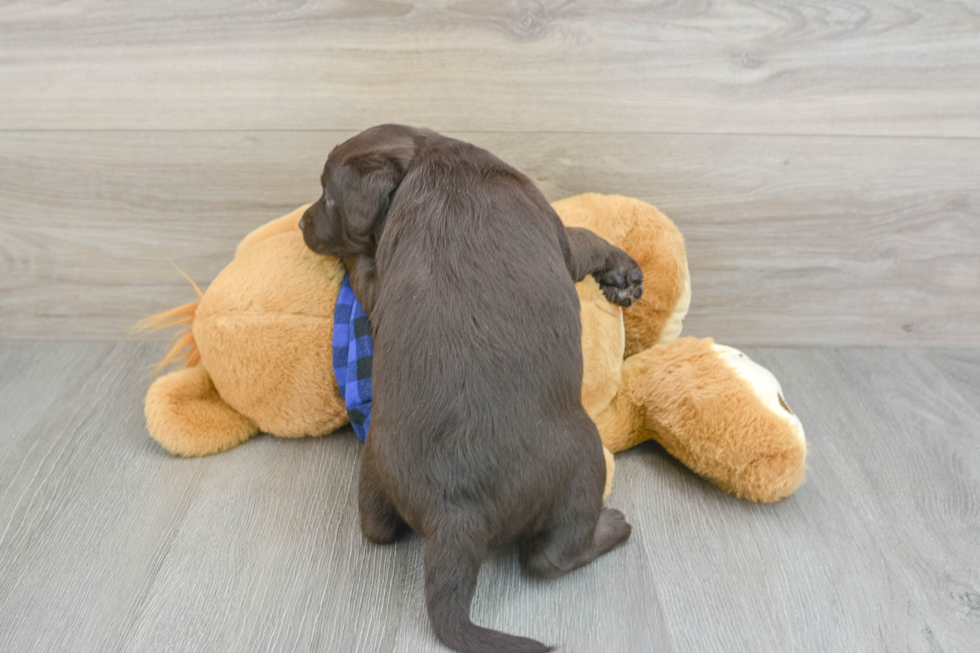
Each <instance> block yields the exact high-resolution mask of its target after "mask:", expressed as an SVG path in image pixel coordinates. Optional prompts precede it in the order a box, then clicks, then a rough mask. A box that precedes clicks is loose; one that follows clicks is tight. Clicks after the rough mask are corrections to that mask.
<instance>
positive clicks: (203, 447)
mask: <svg viewBox="0 0 980 653" xmlns="http://www.w3.org/2000/svg"><path fill="white" fill-rule="evenodd" d="M145 414H146V427H147V430H149V432H150V435H151V436H152V437H153V439H154V440H156V441H157V442H159V443H160V445H161V446H163V448H164V449H166V450H167V451H169V452H170V453H172V454H176V455H178V456H190V457H194V456H207V455H210V454H215V453H220V452H222V451H227V450H228V449H231V448H232V447H235V446H237V445H239V444H241V443H242V442H244V441H245V440H248V439H249V438H250V437H252V436H253V435H255V434H256V433H258V430H259V428H258V426H256V424H255V422H253V421H252V420H250V419H249V418H247V417H245V416H244V415H242V414H241V413H239V412H238V411H236V410H235V409H234V408H232V407H231V406H229V405H228V404H227V403H225V401H224V400H223V399H222V398H221V395H219V394H218V391H217V390H216V389H215V387H214V383H213V382H212V381H211V377H210V376H209V375H208V373H207V370H205V369H204V368H203V367H201V366H197V367H189V368H186V369H183V370H178V371H176V372H171V373H170V374H166V375H164V376H161V377H160V378H158V379H157V380H156V381H154V382H153V385H151V386H150V389H149V391H148V392H147V393H146V405H145Z"/></svg>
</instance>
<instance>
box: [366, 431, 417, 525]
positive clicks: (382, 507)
mask: <svg viewBox="0 0 980 653" xmlns="http://www.w3.org/2000/svg"><path fill="white" fill-rule="evenodd" d="M370 452H371V449H370V448H369V447H367V446H365V447H364V455H362V456H361V475H360V481H359V482H358V486H357V506H358V511H359V512H360V515H361V533H363V534H364V537H365V538H366V539H367V540H368V541H369V542H373V543H374V544H391V543H392V542H394V541H395V540H397V539H398V538H399V537H401V536H402V535H404V534H405V533H406V532H408V530H409V528H408V524H406V523H405V521H404V520H403V519H402V518H401V517H400V516H399V515H398V510H396V509H395V506H394V505H393V504H392V503H391V499H389V498H388V495H387V494H386V493H385V490H384V488H383V487H382V485H381V479H380V478H379V477H378V472H377V470H376V469H375V466H374V461H373V458H372V456H371V453H370Z"/></svg>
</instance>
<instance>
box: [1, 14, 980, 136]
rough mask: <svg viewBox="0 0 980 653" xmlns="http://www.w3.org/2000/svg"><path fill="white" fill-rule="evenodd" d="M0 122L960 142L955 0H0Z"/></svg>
mask: <svg viewBox="0 0 980 653" xmlns="http://www.w3.org/2000/svg"><path fill="white" fill-rule="evenodd" d="M0 33H2V34H3V39H2V41H0V88H2V89H4V101H3V102H2V103H0V129H83V130H89V129H202V130H211V129H273V130H279V129H324V128H327V129H354V130H356V129H361V128H363V127H365V126H367V125H370V124H376V123H381V122H389V121H398V122H409V123H418V124H424V125H426V126H429V127H432V128H435V129H439V130H478V131H482V130H490V131H528V132H542V131H551V132H554V131H573V132H609V131H614V132H647V133H649V132H662V133H702V132H706V131H707V132H711V133H769V134H773V133H793V134H799V133H806V134H863V135H901V136H911V135H914V136H972V137H980V120H978V115H980V85H978V84H977V79H980V48H978V47H977V44H978V42H980V4H978V3H977V2H976V1H975V0H961V1H949V2H929V3H927V2H916V1H914V0H835V1H833V2H815V1H812V0H810V1H807V2H779V1H763V2H755V1H746V0H726V1H721V2H700V1H694V0H685V1H683V2H666V3H661V2H658V3H642V2H631V1H625V0H617V1H613V0H605V1H600V2H588V3H586V2H568V1H567V0H507V1H506V2H476V1H473V0H424V1H418V2H396V1H389V0H370V1H364V0H339V1H338V0H335V1H332V2H289V3H283V2H271V1H269V0H265V1H260V2H249V3H241V2H236V1H232V0H214V1H209V2H198V3H193V4H181V5H174V4H172V3H165V2H157V3H146V2H142V3H131V2H123V1H121V0H70V1H68V2H57V3H49V2H38V1H35V2H6V3H3V5H2V8H0Z"/></svg>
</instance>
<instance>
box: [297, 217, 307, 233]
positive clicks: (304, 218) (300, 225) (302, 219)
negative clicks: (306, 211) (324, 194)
mask: <svg viewBox="0 0 980 653" xmlns="http://www.w3.org/2000/svg"><path fill="white" fill-rule="evenodd" d="M305 222H306V216H305V215H304V216H303V217H302V218H300V219H299V230H300V231H303V224H304V223H305Z"/></svg>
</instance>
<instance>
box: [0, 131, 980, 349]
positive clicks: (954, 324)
mask: <svg viewBox="0 0 980 653" xmlns="http://www.w3.org/2000/svg"><path fill="white" fill-rule="evenodd" d="M351 134H352V132H216V133H211V132H209V133H197V132H176V133H161V132H135V133H133V132H125V133H118V132H110V133H102V132H93V133H88V132H85V133H81V132H58V133H39V132H29V133H14V132H6V133H0V170H2V171H3V174H2V175H0V293H2V294H0V338H49V339H64V338H82V339H117V338H121V337H126V334H127V330H128V329H129V328H130V326H131V325H132V324H133V323H134V322H135V321H136V320H138V319H139V318H141V317H143V316H144V315H146V314H148V313H151V312H156V311H160V310H164V309H167V308H170V307H172V306H175V305H178V304H181V303H184V302H186V301H190V300H192V299H193V297H194V295H193V294H192V291H191V289H190V288H189V286H188V285H187V283H186V282H185V281H184V280H183V278H182V277H181V276H180V275H179V274H178V273H177V272H176V271H175V270H174V269H173V267H172V266H171V265H170V263H169V262H168V261H173V262H174V263H176V264H177V265H179V266H180V267H181V268H182V269H184V270H186V271H187V272H188V273H189V274H190V275H191V276H192V277H193V278H194V279H195V280H196V281H197V282H199V283H200V284H202V285H206V284H207V283H208V282H209V281H210V280H211V279H213V278H214V276H215V275H216V274H217V273H218V272H219V271H220V270H221V269H222V268H223V267H224V266H225V265H226V264H227V263H228V262H229V261H230V259H231V257H232V255H233V252H234V247H235V245H236V244H237V242H238V241H239V240H240V239H241V238H242V237H243V236H244V235H245V234H246V233H247V232H248V231H249V230H251V229H252V228H254V227H256V226H258V225H260V224H262V223H264V222H266V221H268V220H270V219H272V218H274V217H278V216H279V215H281V214H284V213H286V212H287V211H288V210H291V209H292V208H295V207H296V206H297V205H299V204H302V203H304V202H306V201H310V200H312V199H313V198H315V197H316V196H317V195H318V194H319V190H318V188H317V176H318V174H319V170H320V168H321V166H322V163H323V160H324V159H325V158H326V154H327V152H328V151H329V150H330V149H331V147H332V146H333V145H335V144H336V143H338V142H340V141H341V140H343V139H345V138H347V137H348V136H350V135H351ZM453 135H455V136H458V137H460V138H464V139H467V140H471V141H473V142H475V143H477V144H479V145H481V146H484V147H487V148H488V149H490V150H491V151H493V152H495V153H497V154H498V155H499V156H501V157H502V158H504V159H505V160H507V161H509V162H511V163H513V164H514V165H515V166H517V167H518V168H519V169H521V170H523V171H525V172H527V173H528V174H529V175H530V176H531V177H532V178H533V179H534V180H535V182H536V183H537V184H538V185H539V186H540V187H541V189H542V190H543V191H544V193H545V194H546V195H547V196H548V197H549V199H551V200H555V199H560V198H562V197H567V196H569V195H574V194H577V193H581V192H586V191H597V192H605V193H617V194H624V195H633V196H637V197H640V198H641V199H644V200H646V201H648V202H651V203H654V204H657V205H658V206H659V207H660V208H661V209H663V210H664V211H665V212H666V213H667V214H668V215H670V216H671V217H672V218H673V219H674V221H675V222H676V223H677V225H678V226H679V227H680V229H681V231H682V232H683V233H684V234H685V236H686V238H687V244H688V256H689V259H690V270H691V276H692V280H693V291H694V294H693V302H692V309H691V315H690V317H689V318H688V320H687V323H686V333H689V334H692V335H698V336H714V337H715V338H716V339H718V340H719V341H722V342H731V343H732V344H735V345H746V344H769V345H773V344H785V345H792V344H801V345H807V344H832V345H840V344H864V345H874V344H882V343H884V344H892V345H968V346H977V345H980V255H978V252H980V185H978V184H977V179H980V140H969V139H966V140H948V139H879V138H850V137H784V136H772V137H763V136H717V135H658V134H506V133H494V134H490V133H476V132H453Z"/></svg>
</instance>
